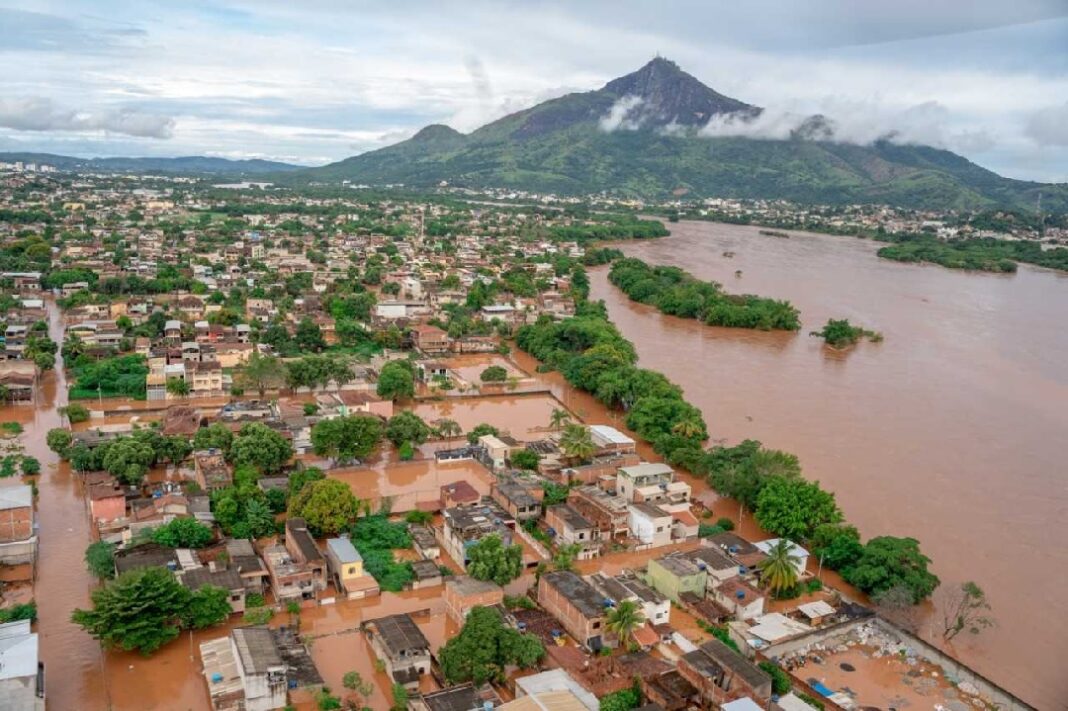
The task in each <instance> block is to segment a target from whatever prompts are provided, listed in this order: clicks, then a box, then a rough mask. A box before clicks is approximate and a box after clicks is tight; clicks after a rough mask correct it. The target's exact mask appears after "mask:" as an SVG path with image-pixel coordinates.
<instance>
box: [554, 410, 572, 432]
mask: <svg viewBox="0 0 1068 711" xmlns="http://www.w3.org/2000/svg"><path fill="white" fill-rule="evenodd" d="M570 421H571V415H570V414H569V413H568V411H567V410H561V409H560V408H559V407H554V408H553V412H552V414H551V415H549V427H551V428H552V429H554V430H558V429H561V428H562V427H563V426H564V425H565V424H567V423H568V422H570Z"/></svg>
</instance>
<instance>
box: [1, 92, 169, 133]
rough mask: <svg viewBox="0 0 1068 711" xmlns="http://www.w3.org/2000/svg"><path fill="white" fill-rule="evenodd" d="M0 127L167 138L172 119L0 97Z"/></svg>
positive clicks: (45, 99) (39, 100) (129, 110)
mask: <svg viewBox="0 0 1068 711" xmlns="http://www.w3.org/2000/svg"><path fill="white" fill-rule="evenodd" d="M0 127H4V128H12V129H15V130H16V131H104V132H106V133H118V134H122V135H125V136H137V137H141V138H170V137H171V136H172V135H173V133H174V119H173V118H172V117H170V116H164V115H162V114H152V113H146V112H144V111H138V110H135V109H126V108H106V109H95V110H88V111H83V110H77V109H69V108H64V107H62V106H58V105H57V104H56V103H55V102H53V101H52V100H51V99H47V98H43V97H37V96H31V97H24V98H0Z"/></svg>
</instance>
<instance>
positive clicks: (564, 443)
mask: <svg viewBox="0 0 1068 711" xmlns="http://www.w3.org/2000/svg"><path fill="white" fill-rule="evenodd" d="M560 449H561V450H562V451H563V452H564V455H565V456H567V457H568V458H570V459H576V460H578V461H580V462H584V461H586V460H588V459H590V458H591V457H592V456H593V455H594V453H595V452H596V451H597V445H595V444H594V443H593V438H592V437H591V436H590V431H589V429H588V428H587V427H586V426H584V425H576V424H569V425H567V426H566V427H565V428H564V433H563V435H561V436H560Z"/></svg>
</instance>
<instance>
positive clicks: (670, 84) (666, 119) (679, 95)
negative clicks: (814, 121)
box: [601, 56, 761, 126]
mask: <svg viewBox="0 0 1068 711" xmlns="http://www.w3.org/2000/svg"><path fill="white" fill-rule="evenodd" d="M601 91H603V92H605V93H607V94H612V95H614V96H616V97H617V98H619V99H623V98H624V97H631V100H632V101H633V100H634V99H635V98H636V99H637V100H640V106H639V107H638V108H639V113H640V114H641V116H642V121H641V124H642V125H643V126H649V125H651V126H664V125H668V124H678V125H682V126H703V125H704V124H706V123H708V120H709V119H710V118H712V116H714V115H716V114H730V113H744V114H749V115H756V114H758V113H760V111H761V109H760V108H758V107H756V106H752V105H750V104H747V103H745V102H743V101H738V100H737V99H732V98H731V97H729V96H724V95H723V94H720V93H718V92H716V91H714V90H712V89H710V88H709V87H707V86H705V85H704V84H702V83H701V81H700V80H699V79H697V78H696V77H694V76H692V75H690V74H687V73H686V72H684V71H683V70H682V69H681V68H680V67H679V65H678V64H676V63H675V62H673V61H671V60H670V59H667V58H666V57H660V56H657V57H654V58H653V59H651V60H650V61H649V62H648V63H646V64H645V66H643V67H642V68H641V69H639V70H638V71H636V72H632V73H630V74H627V75H625V76H621V77H619V78H618V79H613V80H612V81H610V82H608V83H607V84H605V86H604V88H603V89H602V90H601Z"/></svg>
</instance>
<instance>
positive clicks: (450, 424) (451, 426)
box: [434, 417, 463, 446]
mask: <svg viewBox="0 0 1068 711" xmlns="http://www.w3.org/2000/svg"><path fill="white" fill-rule="evenodd" d="M434 426H435V427H436V428H437V430H438V434H440V435H441V436H442V437H444V438H445V440H446V441H447V442H448V443H449V445H450V446H451V445H452V438H453V437H459V436H460V435H461V434H463V429H462V428H461V427H460V424H459V423H458V422H457V421H456V420H450V419H449V418H447V417H442V418H441V419H440V420H438V421H436V422H435V423H434Z"/></svg>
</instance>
